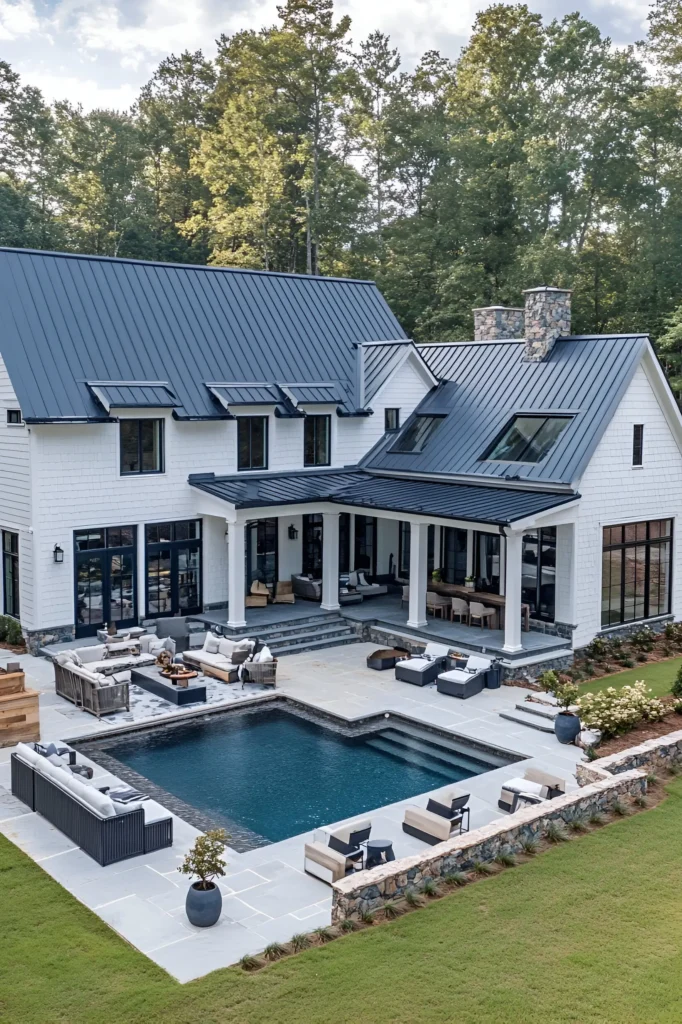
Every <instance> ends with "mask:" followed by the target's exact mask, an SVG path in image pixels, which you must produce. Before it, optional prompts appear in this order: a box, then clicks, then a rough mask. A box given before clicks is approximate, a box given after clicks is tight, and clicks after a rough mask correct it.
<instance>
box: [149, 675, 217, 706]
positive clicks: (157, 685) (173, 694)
mask: <svg viewBox="0 0 682 1024" xmlns="http://www.w3.org/2000/svg"><path fill="white" fill-rule="evenodd" d="M130 678H131V681H132V682H133V683H135V685H136V686H141V687H142V689H143V690H147V691H148V692H149V693H153V694H154V695H155V696H156V697H161V698H162V699H163V700H168V701H170V702H171V704H177V705H178V707H184V705H185V704H204V703H205V702H206V684H205V683H198V682H195V681H194V680H191V681H189V682H188V683H187V686H176V685H174V684H173V682H172V680H170V679H167V678H166V677H165V676H162V675H161V669H159V668H157V667H156V666H155V665H141V666H140V667H139V668H132V669H131V670H130Z"/></svg>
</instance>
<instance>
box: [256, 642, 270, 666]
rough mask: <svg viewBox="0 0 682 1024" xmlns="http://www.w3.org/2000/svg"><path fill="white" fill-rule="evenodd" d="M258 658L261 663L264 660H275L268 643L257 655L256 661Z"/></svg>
mask: <svg viewBox="0 0 682 1024" xmlns="http://www.w3.org/2000/svg"><path fill="white" fill-rule="evenodd" d="M256 660H258V661H260V663H261V664H262V663H263V662H264V661H273V660H274V659H273V657H272V654H271V652H270V648H269V647H268V646H267V645H266V646H265V647H264V648H263V649H262V650H261V652H260V654H259V655H257V656H256V658H254V661H256Z"/></svg>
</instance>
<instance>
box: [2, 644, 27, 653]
mask: <svg viewBox="0 0 682 1024" xmlns="http://www.w3.org/2000/svg"><path fill="white" fill-rule="evenodd" d="M0 651H11V652H12V654H26V644H6V643H1V644H0Z"/></svg>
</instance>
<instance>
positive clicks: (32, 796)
mask: <svg viewBox="0 0 682 1024" xmlns="http://www.w3.org/2000/svg"><path fill="white" fill-rule="evenodd" d="M53 762H56V763H53ZM58 762H59V758H54V757H53V758H52V759H48V758H47V757H45V756H43V755H42V754H39V753H38V752H37V751H35V750H34V749H33V748H32V747H30V746H29V745H28V744H26V743H20V744H19V745H18V746H17V750H16V753H13V754H12V756H11V773H12V794H13V795H14V796H16V797H18V799H19V800H21V801H22V802H23V803H25V804H27V806H28V807H30V808H31V810H32V811H36V812H37V813H38V814H40V815H41V816H42V817H43V818H45V819H46V820H47V821H49V822H50V824H52V825H54V826H55V828H57V829H59V831H60V832H63V833H64V835H66V836H68V837H69V839H71V840H72V841H73V842H74V843H75V844H76V845H77V846H79V847H80V848H81V849H82V850H83V851H84V852H85V853H87V854H88V855H89V856H90V857H92V858H93V860H96V861H97V863H98V864H101V865H102V867H105V866H106V865H107V864H114V863H116V862H117V861H120V860H126V859H127V858H129V857H137V856H139V855H140V854H143V853H152V852H153V851H154V850H162V849H164V848H165V847H168V846H172V845H173V818H172V817H171V815H170V814H169V813H168V811H166V810H165V809H164V808H163V807H161V806H160V804H157V803H155V801H153V800H145V801H142V802H139V803H134V804H132V803H129V804H119V803H116V802H115V801H114V800H112V799H111V798H110V797H109V796H107V795H106V794H105V793H101V792H100V791H99V790H98V789H97V787H96V786H94V785H93V784H91V783H88V782H85V781H84V780H83V779H81V778H80V777H79V776H77V775H74V774H73V773H72V772H71V770H70V769H69V768H68V766H67V765H65V764H59V763H58Z"/></svg>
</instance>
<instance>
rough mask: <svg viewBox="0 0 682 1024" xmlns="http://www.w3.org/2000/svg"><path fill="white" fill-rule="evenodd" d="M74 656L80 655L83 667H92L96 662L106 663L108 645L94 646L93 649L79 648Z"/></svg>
mask: <svg viewBox="0 0 682 1024" xmlns="http://www.w3.org/2000/svg"><path fill="white" fill-rule="evenodd" d="M74 654H77V655H78V657H79V658H80V661H81V664H82V665H90V664H91V663H92V662H95V661H104V659H105V658H106V656H107V645H106V644H93V645H92V646H91V647H79V648H78V649H77V650H76V651H74Z"/></svg>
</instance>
